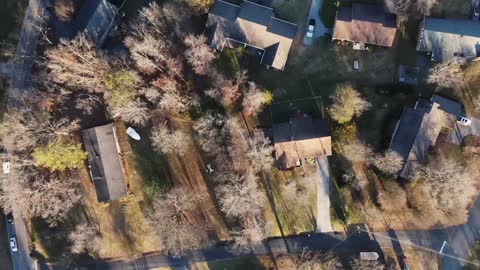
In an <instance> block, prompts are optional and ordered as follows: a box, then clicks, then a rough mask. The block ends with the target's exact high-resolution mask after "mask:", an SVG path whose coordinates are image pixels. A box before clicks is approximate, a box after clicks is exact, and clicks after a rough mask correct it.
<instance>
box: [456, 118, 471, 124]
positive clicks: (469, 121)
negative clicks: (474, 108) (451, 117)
mask: <svg viewBox="0 0 480 270" xmlns="http://www.w3.org/2000/svg"><path fill="white" fill-rule="evenodd" d="M457 123H459V124H460V125H464V126H470V124H471V123H472V120H470V119H468V118H466V117H463V116H459V117H458V118H457Z"/></svg>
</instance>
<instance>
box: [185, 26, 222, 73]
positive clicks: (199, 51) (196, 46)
mask: <svg viewBox="0 0 480 270" xmlns="http://www.w3.org/2000/svg"><path fill="white" fill-rule="evenodd" d="M184 42H185V45H187V47H188V49H187V50H186V52H185V57H186V58H187V61H188V63H190V65H192V67H193V70H194V71H195V73H197V74H201V75H205V74H206V72H207V71H208V70H209V68H210V66H211V63H212V61H213V59H215V54H214V53H213V50H212V49H211V48H210V47H208V45H207V38H206V37H205V36H204V35H197V36H196V35H188V36H187V37H186V38H185V40H184Z"/></svg>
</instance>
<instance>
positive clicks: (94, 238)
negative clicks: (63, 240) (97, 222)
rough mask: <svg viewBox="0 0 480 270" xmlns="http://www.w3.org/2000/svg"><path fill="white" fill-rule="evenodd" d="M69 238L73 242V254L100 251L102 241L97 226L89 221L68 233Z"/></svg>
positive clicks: (71, 247)
mask: <svg viewBox="0 0 480 270" xmlns="http://www.w3.org/2000/svg"><path fill="white" fill-rule="evenodd" d="M68 239H69V240H70V242H71V244H72V245H71V246H70V252H72V253H73V254H80V253H83V252H87V253H89V254H92V253H95V252H97V251H98V249H99V246H100V241H101V239H100V237H99V236H98V231H97V229H96V228H95V226H92V225H90V224H88V223H82V224H79V225H77V226H76V227H75V230H74V231H71V232H70V233H69V234H68Z"/></svg>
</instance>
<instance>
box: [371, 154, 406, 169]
mask: <svg viewBox="0 0 480 270" xmlns="http://www.w3.org/2000/svg"><path fill="white" fill-rule="evenodd" d="M373 165H375V167H377V169H379V170H380V171H382V172H384V173H388V174H391V175H395V174H397V173H398V172H399V171H400V170H401V169H402V167H403V158H402V157H401V156H400V154H398V153H397V152H395V151H393V150H388V151H386V152H385V153H384V154H383V155H378V156H377V157H375V159H374V160H373Z"/></svg>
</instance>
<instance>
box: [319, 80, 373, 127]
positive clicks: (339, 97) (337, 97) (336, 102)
mask: <svg viewBox="0 0 480 270" xmlns="http://www.w3.org/2000/svg"><path fill="white" fill-rule="evenodd" d="M330 99H331V100H332V105H331V106H330V108H329V110H328V111H329V113H330V116H331V117H332V118H333V119H334V120H336V121H337V122H339V123H340V124H343V123H347V122H349V121H350V120H351V119H352V117H353V116H354V115H356V116H360V115H361V114H362V113H363V112H364V111H366V110H368V109H369V108H370V107H371V104H370V103H369V102H368V101H366V100H365V99H363V98H362V96H361V95H360V93H359V92H358V91H357V90H355V89H354V88H353V86H352V85H351V84H339V85H338V86H337V88H336V90H335V93H334V94H333V95H332V96H330Z"/></svg>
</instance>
